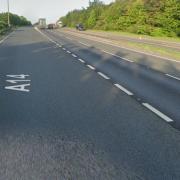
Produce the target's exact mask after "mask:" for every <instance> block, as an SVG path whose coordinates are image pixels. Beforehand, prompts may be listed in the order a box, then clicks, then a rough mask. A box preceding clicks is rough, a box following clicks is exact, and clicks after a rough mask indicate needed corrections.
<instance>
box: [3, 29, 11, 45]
mask: <svg viewBox="0 0 180 180" xmlns="http://www.w3.org/2000/svg"><path fill="white" fill-rule="evenodd" d="M11 33H12V32H11ZM11 33H10V34H9V35H7V36H6V37H4V38H3V39H2V40H1V41H0V44H2V43H3V42H4V41H5V40H6V39H8V38H9V36H10V35H11Z"/></svg>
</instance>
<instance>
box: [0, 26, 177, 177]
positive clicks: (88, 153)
mask: <svg viewBox="0 0 180 180" xmlns="http://www.w3.org/2000/svg"><path fill="white" fill-rule="evenodd" d="M55 46H56V47H58V46H57V45H56V44H54V43H52V42H49V40H47V39H46V38H45V37H43V36H42V35H40V34H39V33H38V32H36V31H35V30H33V29H32V28H21V29H19V30H18V31H16V32H14V33H13V35H12V36H11V37H10V38H9V39H8V40H7V41H6V42H4V43H3V44H2V46H1V47H0V72H1V74H0V76H1V78H0V81H1V83H0V105H1V109H0V117H1V120H0V137H1V138H0V158H1V163H0V176H1V177H2V179H43V180H44V179H98V180H99V179H103V180H104V179H123V180H126V179H128V180H129V179H135V180H136V179H146V180H152V179H153V180H156V179H157V180H161V179H163V180H169V179H175V180H176V179H177V180H178V179H179V178H180V173H179V168H180V158H179V153H180V143H179V139H180V133H179V131H177V130H175V129H174V128H172V127H171V126H169V125H168V124H167V123H165V122H164V121H162V120H161V119H160V118H158V117H157V116H156V115H154V114H153V113H152V112H150V111H149V110H147V109H146V108H144V107H143V106H142V105H140V104H139V103H138V102H137V101H136V100H134V99H132V98H131V97H129V96H128V95H126V94H125V93H123V92H121V91H120V90H119V89H118V88H116V87H114V86H113V84H111V83H110V82H109V80H106V79H104V78H102V77H101V76H99V75H98V74H97V72H95V71H94V70H92V69H90V68H88V67H87V66H86V65H85V64H84V63H82V62H81V61H79V60H78V59H79V57H77V58H74V57H72V56H71V54H69V53H67V52H66V51H64V50H62V48H59V47H58V48H54V47H55ZM47 48H48V50H47ZM7 74H8V75H11V74H14V75H15V74H17V75H18V74H19V75H20V76H16V78H18V77H19V78H23V79H24V78H25V77H24V76H23V75H22V74H24V75H29V76H27V77H28V79H29V80H31V86H30V88H29V90H30V91H29V92H19V91H10V90H6V89H4V87H5V86H7V82H6V80H7V76H6V75H7ZM8 78H9V77H8ZM12 78H13V77H12Z"/></svg>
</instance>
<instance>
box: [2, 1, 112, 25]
mask: <svg viewBox="0 0 180 180" xmlns="http://www.w3.org/2000/svg"><path fill="white" fill-rule="evenodd" d="M9 1H10V11H11V12H13V13H15V14H18V15H22V16H25V17H27V18H28V19H29V20H31V21H32V23H34V22H36V21H37V20H38V18H46V19H47V21H48V22H55V21H56V20H57V19H59V17H61V16H64V15H65V14H66V13H67V12H68V11H70V10H73V9H81V8H82V7H87V6H88V2H89V0H9ZM112 1H113V0H103V2H105V3H106V4H108V3H110V2H112ZM5 11H7V0H0V12H5Z"/></svg>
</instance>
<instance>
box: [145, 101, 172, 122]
mask: <svg viewBox="0 0 180 180" xmlns="http://www.w3.org/2000/svg"><path fill="white" fill-rule="evenodd" d="M142 105H143V106H145V107H146V108H148V109H149V110H150V111H152V112H153V113H155V114H156V115H157V116H159V117H160V118H162V119H164V120H165V121H166V122H173V120H172V119H171V118H169V117H168V116H166V115H165V114H163V113H162V112H160V111H159V110H157V109H156V108H154V107H152V106H151V105H150V104H148V103H142Z"/></svg>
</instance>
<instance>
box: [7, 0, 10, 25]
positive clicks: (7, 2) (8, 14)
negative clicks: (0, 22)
mask: <svg viewBox="0 0 180 180" xmlns="http://www.w3.org/2000/svg"><path fill="white" fill-rule="evenodd" d="M7 5H8V26H9V27H10V15H9V0H7Z"/></svg>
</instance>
